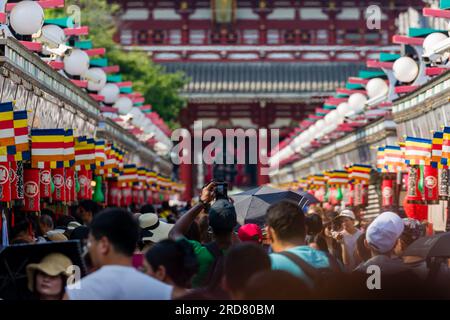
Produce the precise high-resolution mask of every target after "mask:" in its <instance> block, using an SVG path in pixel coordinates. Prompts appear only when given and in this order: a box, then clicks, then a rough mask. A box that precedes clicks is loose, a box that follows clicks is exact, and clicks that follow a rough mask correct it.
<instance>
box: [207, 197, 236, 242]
mask: <svg viewBox="0 0 450 320" xmlns="http://www.w3.org/2000/svg"><path fill="white" fill-rule="evenodd" d="M208 214H209V225H210V226H211V228H212V230H213V232H214V234H215V235H216V236H220V235H229V234H231V233H232V232H233V228H234V227H235V225H236V223H237V220H236V219H237V217H236V210H235V209H234V205H233V204H232V203H231V202H229V201H227V200H224V199H219V200H217V201H216V202H214V203H213V204H212V206H211V208H210V209H209V212H208Z"/></svg>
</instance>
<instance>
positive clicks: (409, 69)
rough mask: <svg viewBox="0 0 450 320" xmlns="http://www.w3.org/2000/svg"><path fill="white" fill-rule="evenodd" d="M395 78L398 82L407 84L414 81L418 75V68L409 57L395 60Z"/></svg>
mask: <svg viewBox="0 0 450 320" xmlns="http://www.w3.org/2000/svg"><path fill="white" fill-rule="evenodd" d="M392 69H393V70H394V76H395V78H396V79H397V80H398V81H400V82H405V83H409V82H412V81H414V80H415V79H416V78H417V75H418V74H419V66H418V65H417V63H416V62H415V61H414V60H413V59H412V58H410V57H401V58H398V59H397V60H395V62H394V66H393V67H392Z"/></svg>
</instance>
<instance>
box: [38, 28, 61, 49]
mask: <svg viewBox="0 0 450 320" xmlns="http://www.w3.org/2000/svg"><path fill="white" fill-rule="evenodd" d="M36 40H37V42H40V43H42V44H43V45H44V46H47V47H49V48H52V49H55V48H58V47H59V46H60V45H61V44H63V43H65V42H66V35H65V34H64V30H63V29H62V28H61V27H59V26H57V25H55V24H48V25H45V26H43V27H42V29H41V32H40V35H39V37H38V38H37V39H36Z"/></svg>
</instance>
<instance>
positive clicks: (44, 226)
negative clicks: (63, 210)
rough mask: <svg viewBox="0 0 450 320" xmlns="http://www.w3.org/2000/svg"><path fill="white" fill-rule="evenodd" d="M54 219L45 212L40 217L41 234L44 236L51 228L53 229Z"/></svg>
mask: <svg viewBox="0 0 450 320" xmlns="http://www.w3.org/2000/svg"><path fill="white" fill-rule="evenodd" d="M53 228H54V226H53V219H52V217H50V216H49V215H47V214H43V215H41V216H40V217H39V229H40V230H41V234H42V235H43V236H44V235H45V234H46V233H47V232H49V231H50V230H53Z"/></svg>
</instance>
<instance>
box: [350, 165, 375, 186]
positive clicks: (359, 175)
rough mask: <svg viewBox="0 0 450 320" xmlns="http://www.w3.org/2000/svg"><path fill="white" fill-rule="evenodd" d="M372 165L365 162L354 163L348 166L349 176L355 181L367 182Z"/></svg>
mask: <svg viewBox="0 0 450 320" xmlns="http://www.w3.org/2000/svg"><path fill="white" fill-rule="evenodd" d="M371 171H372V167H371V166H370V165H365V164H354V165H352V166H351V167H349V178H350V179H352V180H355V181H363V182H368V181H369V180H370V172H371Z"/></svg>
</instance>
